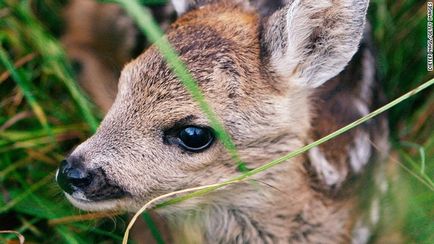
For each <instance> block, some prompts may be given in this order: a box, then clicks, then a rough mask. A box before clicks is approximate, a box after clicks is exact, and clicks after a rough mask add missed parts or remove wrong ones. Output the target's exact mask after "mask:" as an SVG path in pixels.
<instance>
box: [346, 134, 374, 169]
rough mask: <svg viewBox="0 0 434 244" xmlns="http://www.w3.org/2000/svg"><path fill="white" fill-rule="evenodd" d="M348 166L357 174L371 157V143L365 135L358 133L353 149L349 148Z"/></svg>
mask: <svg viewBox="0 0 434 244" xmlns="http://www.w3.org/2000/svg"><path fill="white" fill-rule="evenodd" d="M349 155H350V165H351V168H352V169H353V171H354V172H356V173H358V172H360V171H361V170H362V168H363V166H365V165H366V164H367V163H368V161H369V158H370V157H371V143H370V141H369V135H368V134H367V133H359V135H358V136H357V137H356V138H355V140H354V147H352V148H350V152H349Z"/></svg>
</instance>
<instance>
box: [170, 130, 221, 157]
mask: <svg viewBox="0 0 434 244" xmlns="http://www.w3.org/2000/svg"><path fill="white" fill-rule="evenodd" d="M213 140H214V135H213V133H212V132H211V130H210V129H207V128H201V127H195V126H188V127H185V128H183V129H181V130H180V131H179V133H178V141H179V145H180V146H181V147H183V148H184V149H186V150H188V151H192V152H198V151H202V150H204V149H206V148H208V147H209V146H210V145H211V144H212V142H213Z"/></svg>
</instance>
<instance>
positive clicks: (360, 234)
mask: <svg viewBox="0 0 434 244" xmlns="http://www.w3.org/2000/svg"><path fill="white" fill-rule="evenodd" d="M352 236H353V238H352V240H351V243H352V244H365V243H368V241H369V237H370V236H371V231H370V230H369V227H368V226H366V225H364V224H363V222H362V221H361V220H359V221H357V223H356V226H355V227H354V229H353V235H352Z"/></svg>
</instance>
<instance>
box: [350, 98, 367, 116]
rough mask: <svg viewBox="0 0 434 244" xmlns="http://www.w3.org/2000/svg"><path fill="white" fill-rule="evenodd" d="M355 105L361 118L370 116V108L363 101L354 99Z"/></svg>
mask: <svg viewBox="0 0 434 244" xmlns="http://www.w3.org/2000/svg"><path fill="white" fill-rule="evenodd" d="M353 103H354V106H355V107H356V108H357V110H358V111H359V113H360V115H361V116H365V115H368V114H369V109H368V106H367V105H366V104H365V103H364V102H363V101H361V100H360V99H354V100H353Z"/></svg>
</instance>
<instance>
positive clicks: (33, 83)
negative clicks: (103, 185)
mask: <svg viewBox="0 0 434 244" xmlns="http://www.w3.org/2000/svg"><path fill="white" fill-rule="evenodd" d="M65 2H66V1H55V0H35V1H18V0H0V231H2V230H16V231H19V232H20V233H21V234H23V235H24V236H25V237H26V240H27V241H28V243H63V242H65V243H100V242H106V243H112V242H115V243H118V242H120V240H121V239H122V235H123V231H124V230H125V227H126V221H127V217H126V216H125V215H118V216H116V217H111V218H101V216H98V215H97V214H95V215H81V214H83V213H82V212H80V211H79V210H77V209H75V208H73V207H72V206H71V205H70V204H69V203H68V202H67V201H66V200H65V198H64V196H63V195H62V194H61V192H60V189H59V188H58V187H57V185H56V183H55V182H54V173H55V170H56V168H57V166H58V164H59V162H60V161H61V160H62V159H63V157H64V156H65V155H66V154H68V153H69V152H70V150H71V149H72V148H73V147H74V146H76V145H77V144H78V143H79V142H81V141H83V140H85V139H86V138H87V137H88V136H89V135H91V134H92V132H93V131H95V129H96V127H97V124H98V121H100V120H101V118H102V113H101V112H100V111H98V109H97V107H96V106H95V105H93V104H92V103H91V102H90V101H89V99H88V98H87V97H86V96H85V95H84V93H83V92H81V91H80V89H79V88H78V87H77V85H76V83H75V80H74V74H73V72H72V69H71V66H70V64H69V63H68V61H67V59H66V57H65V54H64V52H63V50H62V48H61V46H60V43H59V40H58V38H59V36H60V34H61V32H62V27H63V23H62V21H61V18H60V17H61V16H59V13H60V9H61V8H62V6H63V5H64V4H65ZM141 2H143V3H146V2H147V1H146V0H143V1H141ZM148 2H153V3H154V4H155V2H156V1H152V0H150V1H148ZM160 2H161V1H160ZM30 3H31V4H30ZM369 19H370V20H371V23H372V26H373V31H374V37H375V40H376V45H377V51H378V61H379V62H378V69H379V73H380V77H381V80H382V82H383V87H384V90H385V92H386V94H387V97H388V99H389V100H391V99H393V98H396V97H398V96H399V95H401V94H403V93H405V92H407V91H409V90H411V89H412V88H414V87H416V86H417V85H420V84H421V83H422V82H424V81H427V80H428V79H430V78H433V77H434V73H432V72H431V73H429V72H427V71H426V57H425V56H426V39H427V38H426V23H427V20H426V4H425V2H423V1H417V0H406V1H404V0H397V1H393V0H387V1H386V0H372V1H371V8H370V12H369ZM433 91H434V90H433V88H429V89H428V90H425V91H424V92H422V93H420V94H418V95H417V96H415V97H414V98H411V99H410V100H407V101H405V102H403V103H401V104H399V105H398V106H396V107H394V108H393V109H391V110H390V111H388V114H389V118H390V128H391V136H390V141H391V144H392V150H393V153H392V156H391V158H390V160H392V161H393V162H394V163H396V164H398V165H399V167H398V169H399V170H398V171H399V172H397V174H395V177H394V178H393V179H390V182H389V183H390V188H391V189H390V191H389V194H388V195H387V196H385V197H384V199H382V200H383V201H382V206H383V208H385V209H390V213H389V216H385V218H384V219H385V220H384V222H386V228H385V232H387V228H390V229H393V228H395V227H396V228H398V229H400V230H402V232H403V236H404V238H405V242H406V243H434V221H433V219H434V207H433V206H434V184H433V178H434V123H433V121H434V92H433ZM71 216H73V217H71ZM392 217H393V218H392ZM397 219H399V220H401V221H402V222H399V221H396V220H397ZM398 223H399V224H398ZM396 225H398V226H396ZM13 240H17V239H16V236H15V235H13V234H0V243H2V242H7V241H10V242H11V243H13V242H12V241H13Z"/></svg>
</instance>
